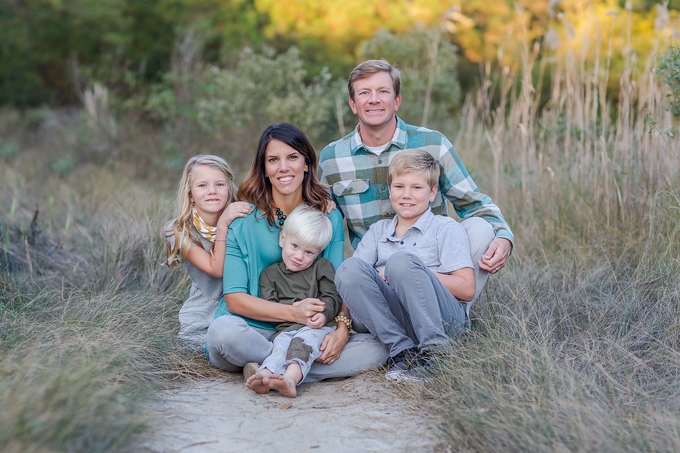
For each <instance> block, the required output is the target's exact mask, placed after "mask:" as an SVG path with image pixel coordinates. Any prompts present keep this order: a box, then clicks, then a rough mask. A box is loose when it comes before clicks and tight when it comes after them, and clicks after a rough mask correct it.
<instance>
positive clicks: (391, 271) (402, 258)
mask: <svg viewBox="0 0 680 453" xmlns="http://www.w3.org/2000/svg"><path fill="white" fill-rule="evenodd" d="M416 260H419V258H418V257H416V256H415V255H414V254H412V253H409V252H396V253H393V254H392V255H390V257H389V258H387V262H386V263H385V277H387V280H388V281H397V280H399V279H402V278H407V279H408V278H409V276H411V275H412V270H413V265H414V261H416Z"/></svg>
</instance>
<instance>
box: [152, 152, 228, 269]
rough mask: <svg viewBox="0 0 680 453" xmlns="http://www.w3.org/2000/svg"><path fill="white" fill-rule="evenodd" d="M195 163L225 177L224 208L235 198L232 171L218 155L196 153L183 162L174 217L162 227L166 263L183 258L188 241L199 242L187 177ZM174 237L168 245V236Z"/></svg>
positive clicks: (189, 243) (186, 250)
mask: <svg viewBox="0 0 680 453" xmlns="http://www.w3.org/2000/svg"><path fill="white" fill-rule="evenodd" d="M197 165H207V166H208V167H212V168H214V169H216V170H220V171H221V172H222V173H224V175H225V176H226V177H227V185H228V188H229V199H228V200H227V204H226V205H225V208H226V207H227V206H228V205H229V203H231V202H233V201H234V200H236V185H235V184H234V173H233V172H232V171H231V168H230V167H229V164H227V162H226V161H225V160H224V159H222V158H221V157H218V156H213V155H209V154H198V155H196V156H194V157H192V158H191V159H189V161H188V162H187V164H186V165H185V166H184V171H183V172H182V177H181V178H180V180H179V184H178V185H177V200H176V203H175V206H176V211H175V212H176V213H177V215H176V216H175V218H174V219H172V220H171V221H170V222H168V223H167V224H166V226H165V228H164V234H165V253H166V255H167V259H166V260H165V264H166V265H167V266H168V267H172V266H175V265H176V264H179V263H182V262H184V260H185V259H186V257H187V253H189V248H191V246H192V245H194V244H198V245H201V239H200V237H199V234H198V232H197V231H196V229H195V228H194V221H193V216H192V212H191V201H190V197H191V178H192V177H193V174H194V168H196V166H197ZM173 236H174V238H175V240H174V243H173V245H172V247H171V246H170V242H168V239H169V238H171V237H173Z"/></svg>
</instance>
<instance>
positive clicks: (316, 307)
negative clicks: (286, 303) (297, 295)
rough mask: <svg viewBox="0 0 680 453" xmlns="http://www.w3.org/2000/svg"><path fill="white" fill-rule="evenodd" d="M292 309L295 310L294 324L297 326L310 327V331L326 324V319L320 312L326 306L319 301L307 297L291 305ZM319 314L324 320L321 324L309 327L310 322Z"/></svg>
mask: <svg viewBox="0 0 680 453" xmlns="http://www.w3.org/2000/svg"><path fill="white" fill-rule="evenodd" d="M293 307H294V309H295V322H297V323H298V324H304V325H306V326H309V327H311V328H312V329H318V328H319V327H322V326H323V325H324V324H325V323H326V321H325V319H326V317H325V316H323V315H322V314H321V312H322V311H324V309H325V308H326V304H325V303H324V302H323V301H322V300H320V299H316V298H312V297H309V298H307V299H302V300H298V301H297V302H294V303H293ZM320 314H321V316H322V317H323V318H324V322H323V324H321V325H320V326H318V327H313V326H311V325H309V323H310V322H311V320H312V319H313V318H314V317H315V316H317V315H320ZM317 321H318V317H317Z"/></svg>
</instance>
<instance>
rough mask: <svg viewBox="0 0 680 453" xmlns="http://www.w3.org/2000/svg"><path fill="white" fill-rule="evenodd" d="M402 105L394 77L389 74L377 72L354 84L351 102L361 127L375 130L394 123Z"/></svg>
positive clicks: (350, 104)
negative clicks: (394, 85)
mask: <svg viewBox="0 0 680 453" xmlns="http://www.w3.org/2000/svg"><path fill="white" fill-rule="evenodd" d="M400 104H401V96H395V93H394V87H393V86H392V77H390V74H389V73H387V72H376V73H375V74H373V75H371V76H369V77H366V78H365V79H359V80H357V81H356V82H354V97H353V98H350V100H349V106H350V107H351V108H352V112H354V114H355V115H358V116H359V122H360V123H361V125H362V126H366V127H368V128H374V129H375V128H380V127H382V126H385V125H388V124H390V123H391V122H392V121H394V115H395V112H396V111H397V110H399V105H400Z"/></svg>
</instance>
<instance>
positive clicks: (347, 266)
mask: <svg viewBox="0 0 680 453" xmlns="http://www.w3.org/2000/svg"><path fill="white" fill-rule="evenodd" d="M366 266H367V264H366V263H364V261H362V260H360V259H359V258H355V257H353V256H351V257H349V258H347V259H346V260H345V261H343V263H342V264H341V265H340V267H339V268H338V269H337V270H336V271H335V286H337V287H338V288H339V287H341V286H344V285H351V284H353V282H356V279H357V278H358V277H359V276H360V275H361V274H362V273H364V272H366V271H367V270H366Z"/></svg>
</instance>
